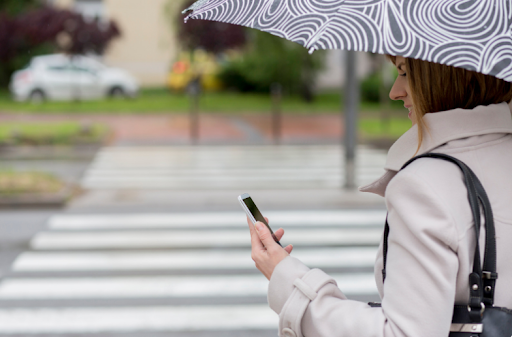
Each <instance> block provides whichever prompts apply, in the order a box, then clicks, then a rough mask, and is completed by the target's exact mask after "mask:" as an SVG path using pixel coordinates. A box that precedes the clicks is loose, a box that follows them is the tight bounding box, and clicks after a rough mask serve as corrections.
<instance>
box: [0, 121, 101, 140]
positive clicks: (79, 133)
mask: <svg viewBox="0 0 512 337" xmlns="http://www.w3.org/2000/svg"><path fill="white" fill-rule="evenodd" d="M107 133H108V128H107V127H106V126H105V125H100V124H94V125H81V124H80V123H77V122H56V123H25V122H23V123H22V122H7V123H1V124H0V144H1V145H77V144H90V143H98V142H101V141H102V140H103V139H104V138H105V137H106V135H107Z"/></svg>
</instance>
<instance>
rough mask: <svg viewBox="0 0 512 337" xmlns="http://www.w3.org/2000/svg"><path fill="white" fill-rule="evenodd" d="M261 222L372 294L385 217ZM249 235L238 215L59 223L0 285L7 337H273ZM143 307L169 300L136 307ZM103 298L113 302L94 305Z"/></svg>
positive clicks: (364, 214) (312, 261) (89, 217)
mask: <svg viewBox="0 0 512 337" xmlns="http://www.w3.org/2000/svg"><path fill="white" fill-rule="evenodd" d="M266 215H268V216H269V217H271V218H272V220H273V222H272V223H273V224H275V225H276V226H279V227H283V228H284V229H285V230H286V235H285V238H286V239H284V240H283V243H286V242H291V243H293V244H294V246H295V248H294V252H293V253H292V254H293V255H294V256H296V257H297V258H299V259H301V260H302V261H303V262H304V263H306V264H307V265H308V266H310V267H312V268H313V267H318V268H330V269H331V270H333V272H331V275H332V276H333V277H334V278H335V280H336V281H337V283H338V286H339V287H340V288H341V289H342V290H343V292H344V293H345V294H346V295H347V296H349V297H350V296H363V297H364V296H365V298H368V297H372V298H375V297H376V296H377V290H376V286H375V280H374V275H373V263H374V260H375V255H376V253H377V246H378V244H379V241H380V238H381V235H382V224H383V221H384V219H385V212H384V211H382V210H353V211H343V210H340V211H305V210H303V211H298V212H290V211H283V212H280V211H273V212H268V214H266ZM246 227H247V224H246V219H245V216H244V214H243V212H242V211H240V212H212V213H190V214H188V213H169V214H165V213H157V214H133V215H128V214H84V215H81V214H60V215H58V216H55V217H52V218H51V219H49V221H48V230H47V231H44V232H41V233H39V234H37V235H36V236H35V237H34V238H33V239H32V241H31V242H30V247H31V250H30V251H27V252H25V253H22V254H21V255H20V256H19V257H18V258H17V259H16V261H15V262H14V264H13V267H12V271H13V272H12V275H11V276H10V277H8V278H5V279H4V280H3V281H2V283H1V284H0V334H35V333H47V334H56V335H59V334H60V335H66V334H81V335H83V334H87V335H94V334H101V333H125V332H133V331H142V332H186V331H205V332H211V333H212V334H214V333H216V332H217V333H219V334H220V335H222V336H224V334H225V333H226V334H227V333H228V332H229V331H245V330H251V331H262V335H261V336H268V335H269V334H268V331H272V333H271V334H270V335H275V334H276V329H277V315H276V314H275V313H274V312H273V311H272V310H271V309H270V308H269V307H268V305H266V304H262V303H263V302H264V301H265V298H266V292H267V287H268V281H267V280H266V279H265V278H264V277H263V276H262V275H261V274H259V273H258V272H257V271H256V270H255V267H254V262H253V261H252V259H251V257H250V245H249V243H250V242H249V241H250V240H249V234H248V230H247V228H246ZM100 272H101V273H102V274H94V273H100ZM120 273H121V274H120ZM144 273H149V274H144ZM141 299H142V300H146V301H152V300H158V301H168V302H164V303H166V304H164V305H162V304H158V305H151V304H149V305H145V304H144V305H141V304H140V303H139V304H138V305H136V306H134V305H130V303H136V302H133V301H138V300H141ZM208 299H210V300H208ZM219 299H222V300H223V301H224V302H222V303H220V302H219V303H218V304H216V301H218V300H219ZM255 299H257V300H255ZM101 300H105V301H109V302H111V303H113V304H110V305H100V306H95V304H94V303H96V302H94V301H101ZM177 300H180V301H192V300H194V301H196V302H193V303H192V304H189V305H184V304H183V303H184V302H179V303H180V305H176V302H174V301H177ZM112 301H114V302H112ZM115 301H124V302H123V304H119V302H115ZM130 301H132V302H130ZM197 301H199V302H197ZM201 301H203V302H201ZM212 301H213V302H212ZM230 301H231V302H230ZM2 303H3V304H6V305H5V306H4V305H3V304H2ZM16 303H20V304H16ZM27 303H28V304H27ZM50 303H51V305H50ZM80 303H82V304H80ZM116 303H117V304H116ZM148 303H150V302H148ZM159 303H162V302H159ZM201 303H204V304H201ZM141 335H144V333H142V334H141ZM220 335H219V336H220Z"/></svg>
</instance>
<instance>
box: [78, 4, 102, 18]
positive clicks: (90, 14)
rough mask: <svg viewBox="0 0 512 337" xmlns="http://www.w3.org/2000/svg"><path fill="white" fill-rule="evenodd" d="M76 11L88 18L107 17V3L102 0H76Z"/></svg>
mask: <svg viewBox="0 0 512 337" xmlns="http://www.w3.org/2000/svg"><path fill="white" fill-rule="evenodd" d="M74 8H75V11H77V12H78V13H81V14H82V15H83V16H84V18H86V19H87V20H96V19H100V20H101V19H105V18H106V13H105V5H104V4H103V1H102V0H75V7H74Z"/></svg>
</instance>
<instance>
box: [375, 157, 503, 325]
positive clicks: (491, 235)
mask: <svg viewBox="0 0 512 337" xmlns="http://www.w3.org/2000/svg"><path fill="white" fill-rule="evenodd" d="M420 158H437V159H443V160H446V161H449V162H452V163H454V164H455V165H457V166H458V167H459V168H460V169H461V170H462V173H463V175H464V182H465V184H466V187H467V190H468V200H469V204H470V207H471V212H472V214H473V220H474V223H475V226H474V228H475V235H476V249H475V255H474V261H473V272H472V273H471V274H470V275H469V288H470V300H469V308H470V309H471V310H470V314H471V317H472V319H473V320H474V321H479V320H480V319H481V312H482V309H483V308H484V307H485V305H488V306H492V305H493V303H494V286H495V284H496V279H497V278H498V274H497V273H496V238H495V231H494V218H493V214H492V208H491V204H490V202H489V198H488V197H487V194H486V192H485V189H484V188H483V186H482V184H481V182H480V180H479V179H478V178H477V176H476V175H475V174H474V172H473V171H472V170H471V169H470V168H469V167H468V166H467V165H466V164H464V163H463V162H462V161H460V160H458V159H456V158H454V157H451V156H449V155H446V154H442V153H426V154H423V155H419V156H416V157H414V158H412V159H411V160H409V161H408V162H407V163H405V164H404V165H403V166H402V168H401V170H403V169H404V168H406V167H407V166H408V165H409V164H411V163H412V162H413V161H415V160H417V159H420ZM479 202H480V204H479ZM480 205H481V206H482V209H483V213H484V218H485V231H486V235H485V250H484V263H483V271H482V267H481V265H480V247H479V240H478V238H479V237H480V224H481V223H480ZM389 230H390V229H389V224H388V220H387V218H386V225H385V228H384V242H383V250H384V252H383V253H384V268H383V270H382V279H383V281H384V280H385V279H386V259H387V251H388V236H389Z"/></svg>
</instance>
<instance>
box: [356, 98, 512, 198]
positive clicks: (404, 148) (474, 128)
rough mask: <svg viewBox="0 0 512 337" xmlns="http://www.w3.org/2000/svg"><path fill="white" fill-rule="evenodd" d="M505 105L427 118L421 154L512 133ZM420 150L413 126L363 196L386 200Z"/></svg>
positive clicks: (363, 187) (448, 112) (508, 112)
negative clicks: (453, 143)
mask: <svg viewBox="0 0 512 337" xmlns="http://www.w3.org/2000/svg"><path fill="white" fill-rule="evenodd" d="M510 113H511V110H510V108H509V105H508V104H507V103H505V102H503V103H500V104H491V105H488V106H478V107H476V108H474V109H471V110H465V109H453V110H447V111H443V112H437V113H429V114H426V115H425V116H424V117H423V118H424V120H425V122H426V123H427V125H428V127H429V132H425V133H424V136H423V142H422V144H421V147H420V149H419V151H418V153H417V154H418V155H419V154H423V153H426V152H430V151H432V150H433V149H435V148H437V147H439V146H441V145H443V144H446V143H448V142H450V141H452V140H456V139H461V138H467V137H471V136H480V135H487V134H496V133H512V118H511V115H510ZM417 147H418V127H417V125H414V126H413V127H411V128H410V129H409V130H408V131H407V132H406V133H404V134H403V135H402V136H401V137H400V138H399V139H398V140H397V141H396V142H395V143H394V144H393V146H391V148H390V149H389V152H388V156H387V160H386V165H385V166H384V168H385V169H386V173H385V174H384V175H383V176H382V177H380V178H379V179H377V180H376V181H374V182H373V183H371V184H368V185H366V186H362V187H360V188H359V190H360V191H361V192H370V193H375V194H378V195H380V196H384V193H385V191H386V187H387V185H388V183H389V181H391V179H392V178H393V177H394V176H395V174H396V173H397V172H398V171H399V170H400V168H401V167H402V166H403V165H404V164H405V163H406V162H407V161H408V160H409V159H411V158H412V157H414V155H415V154H416V149H417Z"/></svg>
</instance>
